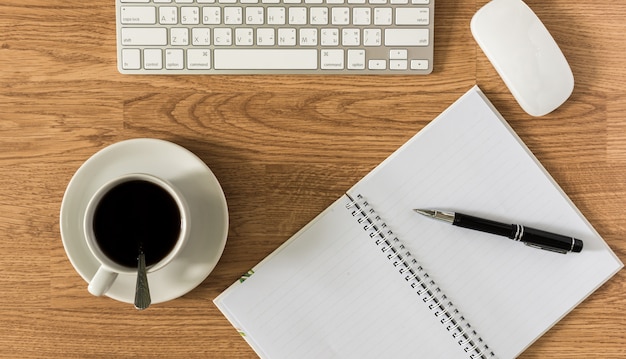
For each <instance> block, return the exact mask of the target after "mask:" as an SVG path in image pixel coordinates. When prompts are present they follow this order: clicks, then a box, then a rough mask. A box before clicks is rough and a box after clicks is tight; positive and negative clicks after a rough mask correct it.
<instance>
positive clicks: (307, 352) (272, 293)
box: [215, 196, 467, 359]
mask: <svg viewBox="0 0 626 359" xmlns="http://www.w3.org/2000/svg"><path fill="white" fill-rule="evenodd" d="M348 203H349V200H348V199H347V198H346V197H345V196H344V197H342V198H341V199H339V200H338V201H337V202H336V203H335V204H333V205H332V206H331V207H329V208H328V209H327V210H326V211H324V212H323V213H322V214H321V215H320V216H318V218H317V219H315V220H314V221H313V222H312V223H311V224H309V225H308V226H307V227H305V228H304V229H303V231H300V232H299V233H298V234H296V235H295V236H294V237H292V239H291V240H290V241H289V242H287V243H286V244H285V245H283V246H282V247H281V248H279V250H277V251H276V252H275V253H273V254H272V255H271V256H270V257H268V258H266V259H265V260H264V261H263V262H261V263H260V264H259V265H258V266H257V267H256V268H255V269H254V270H255V273H254V274H252V275H251V276H250V278H248V279H247V280H246V281H245V282H244V283H236V284H235V285H233V287H231V288H230V289H229V290H227V291H226V292H224V293H223V294H222V295H220V297H218V298H217V299H216V301H215V302H216V304H217V306H218V307H219V308H220V309H221V310H222V311H223V312H224V314H225V315H226V316H227V318H229V320H231V322H232V323H233V325H234V326H235V327H236V328H237V329H239V330H240V331H242V332H243V333H244V334H245V336H244V338H245V339H246V340H247V341H248V342H249V343H250V345H251V346H252V347H253V348H254V349H255V350H256V352H257V354H259V356H260V357H262V358H273V359H276V358H290V359H291V358H298V359H308V358H310V359H320V358H324V359H326V358H355V359H361V358H441V359H447V358H467V355H463V354H464V353H463V351H462V350H461V348H460V347H459V346H458V345H456V344H454V342H453V339H452V338H451V336H450V333H449V332H447V331H446V330H445V328H444V327H443V326H442V325H441V324H439V323H438V321H437V319H436V318H435V317H434V316H433V313H432V311H430V310H429V309H427V306H426V305H425V304H424V303H423V302H422V301H421V300H420V299H419V298H418V297H417V296H416V295H415V293H414V291H413V290H411V288H410V287H409V286H408V285H407V282H406V281H405V280H404V278H403V276H401V275H399V274H398V272H397V270H396V268H394V267H393V266H392V265H391V264H390V263H389V261H388V260H387V259H386V257H385V255H384V254H383V253H381V251H380V249H379V248H378V247H377V246H376V245H374V243H373V241H372V239H371V238H370V237H369V236H368V235H367V233H365V231H364V230H363V228H362V226H361V225H358V224H357V222H356V220H355V218H354V217H353V216H352V215H351V214H350V212H351V211H348V210H347V209H346V204H348Z"/></svg>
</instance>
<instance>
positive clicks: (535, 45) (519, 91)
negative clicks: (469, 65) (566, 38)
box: [470, 0, 574, 116]
mask: <svg viewBox="0 0 626 359" xmlns="http://www.w3.org/2000/svg"><path fill="white" fill-rule="evenodd" d="M470 27H471V30H472V35H473V36H474V38H475V39H476V42H477V43H478V45H479V46H480V48H481V49H482V50H483V52H484V53H485V55H487V58H489V61H491V63H492V64H493V66H494V67H495V69H496V71H498V74H499V75H500V76H501V77H502V79H503V80H504V83H505V84H506V85H507V87H508V88H509V90H510V91H511V93H512V94H513V96H514V97H515V99H516V100H517V102H518V103H519V104H520V106H521V107H522V109H524V111H526V112H527V113H528V114H530V115H532V116H543V115H545V114H548V113H550V112H552V111H553V110H555V109H556V108H557V107H559V106H560V105H561V104H563V102H565V100H567V98H568V97H569V96H570V95H571V93H572V91H573V90H574V75H573V74H572V70H571V69H570V67H569V64H568V63H567V60H566V59H565V56H563V53H562V52H561V49H560V48H559V46H558V45H557V44H556V42H555V41H554V39H553V38H552V35H550V33H549V32H548V29H546V27H545V26H544V25H543V23H542V22H541V20H539V18H538V17H537V15H535V13H534V12H533V11H532V10H531V9H530V8H529V7H528V5H526V4H525V3H524V2H523V1H522V0H492V1H491V2H489V3H487V4H486V5H485V6H483V7H482V8H481V9H480V10H478V12H476V14H475V15H474V17H473V18H472V21H471V25H470Z"/></svg>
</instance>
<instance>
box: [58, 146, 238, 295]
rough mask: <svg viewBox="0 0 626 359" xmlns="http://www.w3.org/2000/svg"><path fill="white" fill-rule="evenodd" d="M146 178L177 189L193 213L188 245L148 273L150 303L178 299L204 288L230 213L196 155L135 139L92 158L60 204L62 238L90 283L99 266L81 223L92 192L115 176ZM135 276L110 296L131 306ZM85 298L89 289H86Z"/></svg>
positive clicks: (222, 243) (121, 281) (121, 280)
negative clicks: (164, 181) (140, 175)
mask: <svg viewBox="0 0 626 359" xmlns="http://www.w3.org/2000/svg"><path fill="white" fill-rule="evenodd" d="M137 172H142V173H148V174H152V175H155V176H159V177H163V178H165V179H167V180H169V181H170V182H171V183H172V184H173V185H175V186H176V187H177V188H178V189H179V190H180V191H181V192H182V194H183V196H184V197H185V199H186V200H187V202H188V205H189V210H190V213H191V228H190V238H189V242H188V243H187V244H186V246H185V248H183V249H182V252H181V253H180V255H179V256H177V257H176V258H175V259H174V260H173V261H172V262H170V263H169V264H168V265H167V266H165V267H164V268H163V269H160V270H158V271H156V272H153V273H149V274H148V283H149V285H150V296H151V298H152V303H154V304H156V303H160V302H165V301H168V300H172V299H174V298H178V297H180V296H182V295H184V294H186V293H187V292H189V291H191V290H192V289H194V288H195V287H196V286H198V285H199V284H200V283H202V282H203V281H204V280H205V279H206V277H208V275H209V274H210V273H211V271H212V270H213V268H215V266H216V265H217V262H218V260H219V258H220V257H221V255H222V252H223V251H224V246H225V245H226V237H227V234H228V209H227V206H226V198H225V197H224V192H223V191H222V188H221V186H220V184H219V182H218V181H217V178H215V175H213V172H211V170H210V169H209V168H208V167H207V165H206V164H205V163H204V162H203V161H202V160H201V159H199V158H198V157H196V155H194V154H193V153H191V152H189V151H188V150H187V149H185V148H183V147H181V146H178V145H176V144H173V143H171V142H167V141H163V140H157V139H147V138H141V139H133V140H127V141H122V142H118V143H115V144H113V145H111V146H109V147H106V148H104V149H102V150H101V151H99V152H98V153H96V154H94V155H93V156H92V157H91V158H89V159H88V160H87V161H86V162H85V163H84V164H83V165H82V166H81V167H80V168H79V169H78V171H76V173H75V174H74V176H73V177H72V180H71V181H70V183H69V184H68V186H67V189H66V191H65V195H64V196H63V202H62V203H61V219H60V221H61V223H60V226H61V237H62V239H63V246H64V247H65V252H66V253H67V256H68V258H69V260H70V262H71V263H72V265H73V266H74V268H75V269H76V271H77V272H78V273H79V274H80V275H81V277H83V279H84V280H85V281H87V282H90V281H91V278H93V276H94V274H95V273H96V270H97V269H98V267H99V263H98V261H97V260H96V259H95V257H94V256H93V255H92V254H91V252H90V251H89V248H88V247H87V244H86V242H85V240H84V237H83V233H84V232H83V223H82V218H83V216H84V214H85V208H86V206H87V202H88V201H89V199H90V198H91V196H92V195H93V194H94V192H95V191H96V190H97V189H98V188H99V187H100V186H102V185H103V184H104V183H105V182H107V181H109V180H111V179H112V178H113V177H117V176H119V175H123V174H127V173H137ZM136 278H137V276H136V275H134V274H133V275H131V274H120V275H119V276H118V277H117V279H116V280H115V282H114V283H113V286H112V287H111V289H109V291H108V292H107V293H106V295H107V296H109V297H111V298H113V299H116V300H119V301H121V302H126V303H133V301H134V298H135V282H136ZM85 293H87V286H85Z"/></svg>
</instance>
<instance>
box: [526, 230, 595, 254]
mask: <svg viewBox="0 0 626 359" xmlns="http://www.w3.org/2000/svg"><path fill="white" fill-rule="evenodd" d="M521 240H522V241H523V242H525V243H527V244H530V245H533V246H536V247H540V248H543V249H548V250H555V251H557V252H570V251H571V252H580V251H582V249H583V242H582V241H581V240H580V239H576V238H574V237H567V236H563V235H560V234H556V233H550V232H546V231H542V230H540V229H535V228H531V227H524V235H523V237H522V239H521Z"/></svg>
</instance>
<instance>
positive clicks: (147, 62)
mask: <svg viewBox="0 0 626 359" xmlns="http://www.w3.org/2000/svg"><path fill="white" fill-rule="evenodd" d="M143 68H144V69H146V70H161V69H162V68H163V52H162V51H161V49H145V50H143Z"/></svg>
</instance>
